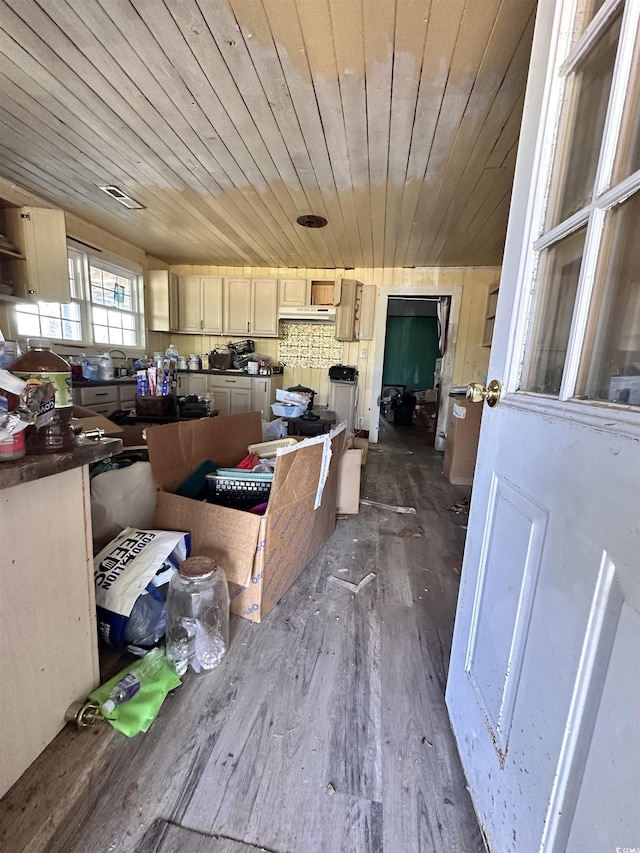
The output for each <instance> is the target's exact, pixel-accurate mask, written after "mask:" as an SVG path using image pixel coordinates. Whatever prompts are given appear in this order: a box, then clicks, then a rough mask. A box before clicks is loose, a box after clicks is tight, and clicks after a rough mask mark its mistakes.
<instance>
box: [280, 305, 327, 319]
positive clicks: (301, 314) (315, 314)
mask: <svg viewBox="0 0 640 853" xmlns="http://www.w3.org/2000/svg"><path fill="white" fill-rule="evenodd" d="M278 319H279V320H287V321H288V322H291V321H293V320H298V322H300V323H314V322H315V323H335V321H336V309H335V308H334V307H333V306H331V305H304V306H303V305H296V306H290V305H289V306H285V307H282V308H280V310H279V311H278Z"/></svg>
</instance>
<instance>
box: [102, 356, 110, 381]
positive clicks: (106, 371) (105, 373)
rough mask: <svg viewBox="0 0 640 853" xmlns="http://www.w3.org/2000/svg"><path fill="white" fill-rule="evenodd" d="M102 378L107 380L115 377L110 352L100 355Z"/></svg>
mask: <svg viewBox="0 0 640 853" xmlns="http://www.w3.org/2000/svg"><path fill="white" fill-rule="evenodd" d="M100 379H104V380H106V381H107V382H110V381H111V380H112V379H113V361H112V359H111V355H110V354H109V353H108V352H105V354H104V355H101V356H100Z"/></svg>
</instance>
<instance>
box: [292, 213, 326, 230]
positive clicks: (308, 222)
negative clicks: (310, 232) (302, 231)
mask: <svg viewBox="0 0 640 853" xmlns="http://www.w3.org/2000/svg"><path fill="white" fill-rule="evenodd" d="M296 222H297V223H298V225H302V227H303V228H324V226H325V225H326V224H327V220H326V219H325V218H324V216H316V215H315V214H314V213H305V214H304V216H299V217H298V218H297V219H296Z"/></svg>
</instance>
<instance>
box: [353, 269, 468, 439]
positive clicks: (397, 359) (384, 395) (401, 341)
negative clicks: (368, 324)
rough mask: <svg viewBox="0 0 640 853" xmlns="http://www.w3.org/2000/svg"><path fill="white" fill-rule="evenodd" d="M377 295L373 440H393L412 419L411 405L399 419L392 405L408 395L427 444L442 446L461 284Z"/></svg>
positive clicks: (387, 290) (396, 289)
mask: <svg viewBox="0 0 640 853" xmlns="http://www.w3.org/2000/svg"><path fill="white" fill-rule="evenodd" d="M378 299H379V303H378V311H377V317H378V322H377V326H376V349H375V352H376V357H375V363H374V372H373V386H372V397H373V399H372V401H371V428H370V432H369V437H370V440H371V441H372V442H377V441H381V442H382V443H385V444H388V443H394V441H395V438H394V436H395V437H396V438H397V437H398V430H399V429H400V428H401V424H402V425H407V424H408V422H407V417H406V415H407V409H405V410H404V412H403V417H402V418H401V420H400V421H399V422H398V423H396V418H395V409H394V408H393V409H392V408H391V407H392V406H394V398H395V403H396V404H397V403H398V402H399V399H400V398H399V397H398V395H403V394H405V395H406V406H407V408H408V407H410V406H411V402H412V397H413V398H415V409H414V421H415V423H416V425H418V426H419V427H420V428H424V432H425V436H426V434H427V432H428V433H429V442H428V443H430V444H432V445H433V446H434V447H435V449H436V450H443V449H444V440H443V434H444V429H445V423H446V417H447V412H446V398H447V396H448V393H449V390H450V389H451V379H452V375H453V356H454V352H455V343H456V336H457V325H458V316H459V313H460V299H461V288H460V286H459V285H453V286H450V287H448V288H447V292H446V293H445V292H443V288H442V287H440V286H438V285H430V286H429V285H426V286H423V287H389V288H381V289H380V293H379V296H378ZM436 386H439V387H438V388H437V390H436ZM391 423H393V424H394V428H393V429H389V424H391ZM409 423H411V421H409Z"/></svg>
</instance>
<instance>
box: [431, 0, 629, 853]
mask: <svg viewBox="0 0 640 853" xmlns="http://www.w3.org/2000/svg"><path fill="white" fill-rule="evenodd" d="M639 16H640V0H627V3H626V4H625V3H623V2H617V0H604V2H603V0H557V2H552V0H541V2H540V3H539V10H538V23H537V26H536V35H535V38H534V47H533V57H532V66H531V74H530V80H529V89H528V93H527V99H526V104H525V113H524V119H523V129H522V135H521V142H520V151H519V157H518V166H517V169H516V179H515V185H514V193H513V199H512V207H511V214H510V221H509V228H508V232H507V243H506V249H505V258H504V265H503V272H502V278H501V285H500V296H499V304H498V312H497V318H496V328H495V334H494V339H493V341H494V343H493V347H492V353H491V364H490V373H489V378H490V379H494V378H495V379H498V380H500V381H501V382H502V384H503V393H502V398H501V400H500V401H499V403H498V405H497V406H495V407H494V408H489V407H487V408H486V410H485V412H484V416H483V419H482V429H481V435H480V445H479V452H478V464H477V467H476V474H475V481H474V485H473V497H472V502H471V509H470V517H469V529H468V537H467V544H466V550H465V555H464V565H463V571H462V578H461V586H460V595H459V601H458V612H457V616H456V624H455V630H454V639H453V649H452V656H451V664H450V670H449V680H448V684H447V706H448V709H449V713H450V716H451V721H452V724H453V728H454V731H455V735H456V739H457V742H458V747H459V751H460V755H461V758H462V762H463V765H464V768H465V771H466V774H467V778H468V782H469V789H470V791H471V794H472V797H473V800H474V804H475V807H476V811H477V813H478V817H479V820H480V823H481V824H482V826H483V828H484V831H485V833H486V837H487V840H488V843H489V846H490V849H491V850H492V851H494V853H507V851H522V853H533V851H546V853H548V851H556V853H560V851H572V852H573V851H576V853H578V851H579V853H609V851H611V853H614V851H616V850H618V851H620V850H629V849H631V850H638V849H640V450H639V448H640V171H639V169H640V133H639V124H640V116H639V90H640V79H639V78H640V61H639V60H640V48H639V37H638V18H639ZM478 405H482V404H481V403H479V404H478ZM485 405H486V404H485Z"/></svg>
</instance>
